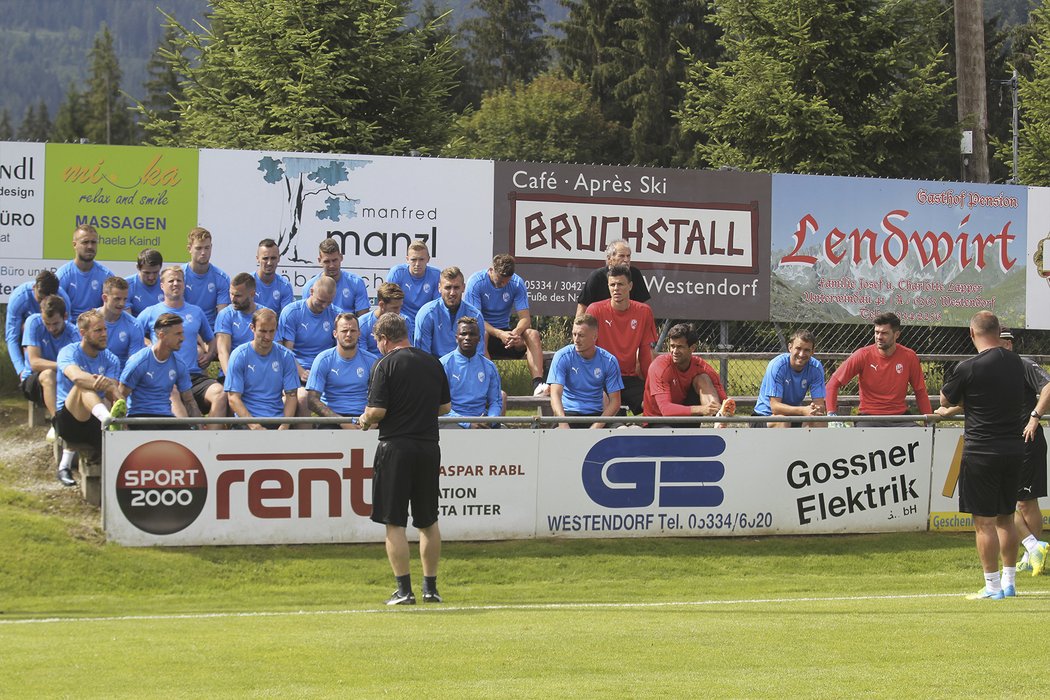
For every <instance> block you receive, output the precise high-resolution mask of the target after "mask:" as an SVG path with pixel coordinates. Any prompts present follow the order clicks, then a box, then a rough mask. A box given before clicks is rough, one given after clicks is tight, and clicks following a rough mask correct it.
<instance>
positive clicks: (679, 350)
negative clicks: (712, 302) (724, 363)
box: [642, 323, 735, 427]
mask: <svg viewBox="0 0 1050 700" xmlns="http://www.w3.org/2000/svg"><path fill="white" fill-rule="evenodd" d="M698 341H699V338H698V337H697V334H696V331H695V330H694V329H693V328H692V327H691V326H689V325H687V324H685V323H679V324H676V325H674V326H671V330H669V331H668V332H667V353H666V354H664V355H660V356H659V357H657V358H656V359H655V360H653V363H652V364H651V365H649V374H648V375H647V376H646V380H645V396H644V397H643V399H642V405H643V407H644V411H643V412H644V413H645V415H647V416H715V415H718V413H719V409H720V408H722V407H723V402H725V401H726V392H725V389H723V388H722V380H721V379H719V377H718V372H716V371H715V368H714V367H712V366H711V365H709V364H707V362H705V361H704V360H703V359H702V358H700V357H697V356H696V355H694V354H693V353H694V352H696V345H697V342H698ZM734 408H735V406H734ZM725 414H726V415H730V414H731V413H730V412H728V411H726V412H725ZM649 427H657V424H656V423H649Z"/></svg>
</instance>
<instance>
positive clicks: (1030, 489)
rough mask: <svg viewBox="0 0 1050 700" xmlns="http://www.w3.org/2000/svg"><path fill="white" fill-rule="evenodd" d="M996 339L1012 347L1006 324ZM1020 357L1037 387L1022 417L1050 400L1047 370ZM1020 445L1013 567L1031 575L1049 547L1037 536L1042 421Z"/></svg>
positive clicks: (1043, 477) (1043, 458)
mask: <svg viewBox="0 0 1050 700" xmlns="http://www.w3.org/2000/svg"><path fill="white" fill-rule="evenodd" d="M999 342H1001V343H1002V345H1003V347H1004V348H1006V349H1007V350H1014V342H1015V338H1014V334H1013V333H1012V332H1011V331H1010V329H1009V328H1004V329H1002V331H1001V332H1000V333H999ZM1021 361H1022V362H1024V369H1025V372H1026V373H1027V375H1028V384H1029V386H1035V387H1037V388H1038V390H1039V395H1038V397H1037V396H1036V394H1035V393H1029V394H1027V395H1026V396H1025V405H1024V414H1025V416H1026V417H1030V416H1032V415H1033V414H1034V415H1037V416H1038V415H1041V414H1040V413H1039V412H1038V411H1037V405H1038V403H1039V402H1040V401H1043V403H1044V404H1045V403H1046V401H1050V396H1048V398H1046V399H1045V400H1044V394H1046V395H1050V374H1047V372H1046V370H1045V369H1043V368H1042V367H1041V366H1040V365H1038V364H1037V363H1036V362H1035V361H1034V360H1032V359H1031V358H1028V357H1025V356H1024V355H1022V356H1021ZM1024 448H1025V449H1024V465H1023V466H1022V467H1021V483H1020V486H1019V487H1018V489H1017V511H1016V512H1015V513H1014V523H1015V524H1016V525H1017V533H1018V537H1020V538H1021V546H1022V547H1024V554H1023V555H1022V556H1021V561H1019V562H1017V570H1018V571H1030V572H1031V573H1032V576H1038V575H1039V574H1041V573H1043V571H1044V567H1045V566H1046V558H1047V550H1048V549H1050V546H1048V545H1047V543H1046V542H1045V541H1043V540H1040V539H1039V538H1040V536H1041V535H1042V534H1043V513H1042V511H1041V510H1040V509H1039V498H1040V497H1042V496H1045V495H1046V437H1045V436H1044V435H1043V426H1042V425H1037V426H1036V429H1035V434H1034V436H1033V438H1032V439H1031V440H1028V441H1026V442H1025V444H1024Z"/></svg>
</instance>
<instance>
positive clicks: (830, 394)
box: [827, 343, 933, 416]
mask: <svg viewBox="0 0 1050 700" xmlns="http://www.w3.org/2000/svg"><path fill="white" fill-rule="evenodd" d="M857 375H860V412H861V413H862V414H863V415H866V416H900V415H904V414H905V413H907V409H908V403H907V398H908V385H909V384H911V388H912V391H914V392H915V402H916V403H917V404H918V406H919V411H921V412H922V413H924V414H929V413H933V406H931V405H930V396H929V392H927V391H926V379H925V378H924V377H923V376H922V367H921V366H920V365H919V356H918V355H916V354H915V351H914V350H912V349H910V348H906V347H904V346H903V345H901V344H900V343H898V344H897V346H896V349H895V350H894V351H893V354H892V355H890V356H889V357H883V356H882V353H880V352H879V350H878V348H876V347H875V346H874V345H868V346H866V347H863V348H861V349H860V350H857V351H856V352H854V353H853V354H852V355H850V356H849V358H848V359H847V360H846V361H845V362H843V363H842V364H841V365H839V368H838V369H837V370H835V374H833V375H831V380H830V381H829V382H828V385H827V407H828V412H830V413H834V412H835V409H836V407H837V406H838V398H839V387H840V386H843V385H845V384H847V383H849V381H850V380H851V379H853V378H854V377H856V376H857Z"/></svg>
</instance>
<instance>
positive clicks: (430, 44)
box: [0, 0, 1050, 184]
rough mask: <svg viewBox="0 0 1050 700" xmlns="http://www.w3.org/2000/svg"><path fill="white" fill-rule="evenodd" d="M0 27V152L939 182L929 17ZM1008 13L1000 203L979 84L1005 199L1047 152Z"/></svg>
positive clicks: (993, 97) (229, 14) (598, 4)
mask: <svg viewBox="0 0 1050 700" xmlns="http://www.w3.org/2000/svg"><path fill="white" fill-rule="evenodd" d="M157 5H160V6H161V7H162V9H164V10H165V11H166V12H167V13H169V14H168V15H166V16H165V15H162V14H161V13H160V12H158V11H157V9H156V6H157ZM1039 5H1041V3H1039ZM0 9H3V10H5V11H7V12H6V14H5V15H4V18H3V20H0V56H2V60H3V64H2V65H3V67H4V68H5V70H4V71H3V76H2V78H0V81H2V82H0V95H2V97H0V140H9V139H23V140H32V141H46V140H53V141H86V142H91V143H127V144H135V143H154V144H163V145H180V146H192V147H227V148H264V149H282V150H284V149H287V150H312V151H339V152H355V153H384V154H403V153H407V152H409V151H418V152H421V153H425V154H432V155H444V156H455V157H473V158H495V159H530V160H565V161H581V162H583V161H586V162H604V163H622V164H633V165H660V166H685V167H702V168H718V167H732V168H738V169H743V170H762V171H777V172H822V173H835V174H862V175H879V176H891V177H909V178H929V179H953V178H957V177H958V156H957V145H958V131H959V126H958V120H957V117H956V109H955V92H954V91H955V84H954V82H955V77H954V56H953V51H954V48H953V47H954V35H953V17H952V2H951V0H913V1H911V2H908V3H898V2H886V1H885V0H836V1H835V2H829V1H828V0H746V1H745V0H717V1H716V2H714V3H710V2H707V1H706V0H666V1H665V2H661V3H652V2H643V1H642V0H546V1H544V2H539V1H537V0H461V1H460V2H454V1H451V0H417V1H415V2H409V1H408V0H394V1H393V2H391V1H390V0H382V1H381V0H342V2H340V3H337V4H333V3H332V2H331V1H330V0H210V1H208V0H163V1H162V2H160V1H157V0H143V1H142V2H139V1H138V0H134V1H133V0H84V2H78V3H72V4H71V3H66V2H62V1H60V0H37V2H34V3H20V2H14V1H13V0H0ZM1029 9H1030V2H1029V0H985V10H986V16H987V17H988V21H987V22H986V31H985V34H986V36H985V39H986V59H987V71H988V77H989V85H988V91H989V133H990V134H991V136H992V140H993V142H994V143H998V144H1000V150H999V152H998V153H997V162H996V164H995V166H993V179H996V180H1000V181H1002V180H1004V179H1005V178H1006V177H1007V176H1008V174H1009V173H1008V170H1007V167H1006V163H1007V162H1008V161H1009V157H1008V154H1004V153H1002V148H1001V144H1008V143H1009V141H1010V131H1009V130H1010V120H1009V95H1006V99H1005V100H1004V99H1001V96H1002V95H1003V87H1002V85H1001V81H1002V80H1003V79H1005V78H1008V77H1009V72H1010V70H1011V69H1012V68H1013V67H1017V68H1018V70H1019V71H1020V72H1021V78H1022V80H1021V94H1022V96H1023V101H1022V105H1023V107H1024V112H1023V119H1022V121H1023V124H1024V130H1025V131H1024V133H1023V135H1022V141H1023V142H1024V141H1025V134H1030V135H1031V139H1030V140H1029V141H1028V142H1024V143H1023V146H1022V165H1023V167H1022V173H1023V175H1024V177H1025V178H1028V180H1025V181H1031V182H1036V181H1037V180H1041V179H1042V178H1043V175H1041V174H1040V171H1039V169H1038V168H1036V167H1035V164H1036V163H1037V162H1039V161H1040V159H1041V160H1042V162H1043V163H1045V162H1047V161H1048V159H1046V158H1042V153H1044V152H1045V151H1047V150H1050V145H1048V146H1047V148H1042V147H1041V146H1040V144H1042V143H1047V144H1050V137H1046V138H1040V137H1039V136H1038V135H1039V134H1040V133H1042V132H1041V131H1040V129H1041V128H1043V127H1042V123H1043V118H1042V116H1041V112H1042V111H1043V110H1044V108H1043V105H1044V104H1045V105H1046V108H1045V109H1046V110H1047V111H1050V102H1048V101H1047V100H1046V98H1045V95H1046V92H1045V90H1043V89H1042V85H1043V84H1044V83H1040V82H1039V81H1047V80H1050V59H1046V58H1044V56H1043V53H1042V47H1043V46H1045V45H1047V42H1048V41H1050V20H1048V19H1047V17H1046V13H1045V11H1043V10H1038V11H1036V12H1034V13H1031V15H1030V13H1029ZM8 10H10V11H8ZM205 17H206V18H207V19H206V20H204V19H202V18H205ZM191 19H198V20H201V23H202V24H197V23H195V22H193V21H191ZM88 33H90V36H87V34H88ZM728 37H731V39H730V38H728ZM1044 73H1046V75H1044ZM56 95H57V96H56ZM1004 102H1005V106H1004ZM1046 121H1047V122H1048V123H1050V114H1048V115H1047V116H1046ZM1046 132H1047V133H1050V127H1046ZM1047 177H1048V178H1050V174H1048V175H1047ZM1040 184H1043V183H1040Z"/></svg>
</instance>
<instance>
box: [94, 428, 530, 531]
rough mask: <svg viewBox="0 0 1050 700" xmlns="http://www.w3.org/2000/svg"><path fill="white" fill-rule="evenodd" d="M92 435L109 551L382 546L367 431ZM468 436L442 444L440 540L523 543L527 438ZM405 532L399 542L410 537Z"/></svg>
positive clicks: (372, 440)
mask: <svg viewBox="0 0 1050 700" xmlns="http://www.w3.org/2000/svg"><path fill="white" fill-rule="evenodd" d="M450 434H451V433H450ZM466 434H467V433H466V432H458V431H457V432H456V435H457V436H459V435H466ZM104 435H105V469H104V476H103V479H104V483H103V513H102V514H103V523H104V526H105V530H106V537H107V538H108V539H110V540H112V541H114V542H118V543H120V544H123V545H131V546H146V545H172V546H174V545H179V546H181V545H206V544H303V543H323V542H380V541H382V540H383V533H384V531H383V526H382V525H378V524H376V523H373V522H372V521H371V520H370V519H369V516H370V515H371V513H372V461H373V458H374V456H375V448H376V444H377V436H376V433H375V432H368V433H360V432H357V431H337V430H313V431H310V433H308V434H307V433H298V435H308V436H309V438H308V439H302V440H290V439H289V433H286V432H283V431H282V432H275V431H259V432H255V431H241V430H236V431H232V430H228V431H221V432H218V431H206V430H202V431H180V432H177V433H175V432H170V431H148V432H147V431H117V432H109V431H107V432H105V434H104ZM443 435H444V433H443ZM469 435H470V439H469V440H467V439H456V440H451V439H447V438H446V439H445V440H444V441H443V442H442V477H441V501H440V503H441V514H440V517H441V521H440V522H441V531H442V535H443V536H444V537H446V538H448V539H462V540H481V539H514V538H522V537H532V536H534V534H535V528H536V525H535V523H536V510H535V509H536V483H537V472H538V464H537V461H536V456H537V451H536V445H537V443H538V440H537V438H536V437H535V435H533V434H532V431H506V430H501V431H492V432H488V431H470V433H469ZM173 437H175V438H176V439H174V440H173ZM292 445H296V447H291V446H292ZM409 531H410V536H411V533H412V532H414V531H413V530H412V528H409Z"/></svg>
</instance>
